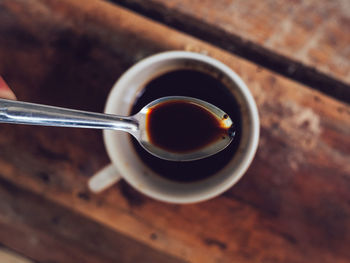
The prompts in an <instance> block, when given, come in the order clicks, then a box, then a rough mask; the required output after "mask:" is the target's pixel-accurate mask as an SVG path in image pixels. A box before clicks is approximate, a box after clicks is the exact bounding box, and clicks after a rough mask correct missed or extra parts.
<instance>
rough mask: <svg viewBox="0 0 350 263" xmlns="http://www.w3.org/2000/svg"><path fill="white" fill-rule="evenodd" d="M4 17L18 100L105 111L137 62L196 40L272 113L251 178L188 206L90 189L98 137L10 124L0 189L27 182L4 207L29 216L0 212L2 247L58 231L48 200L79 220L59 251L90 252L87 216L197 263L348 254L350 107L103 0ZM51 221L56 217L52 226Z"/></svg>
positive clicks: (42, 5) (35, 5)
mask: <svg viewBox="0 0 350 263" xmlns="http://www.w3.org/2000/svg"><path fill="white" fill-rule="evenodd" d="M0 12H1V13H0V32H1V34H0V61H1V63H0V74H1V75H3V76H4V78H5V79H6V80H7V81H8V82H9V83H10V85H11V86H12V87H13V89H14V90H15V93H16V95H17V96H18V98H19V99H20V100H27V101H33V102H41V103H46V104H54V105H58V106H67V107H72V108H79V109H87V110H96V111H102V109H103V104H104V100H105V98H106V96H107V94H108V91H109V89H110V88H111V86H112V85H113V83H114V81H115V80H116V79H117V78H118V77H119V76H120V75H121V74H122V72H124V71H125V70H126V69H127V68H128V67H129V66H131V65H132V64H133V63H135V62H136V61H138V60H139V59H141V58H143V57H145V56H147V55H150V54H153V53H155V52H160V51H164V50H184V49H185V50H191V51H196V52H202V53H206V54H208V55H210V56H212V57H215V58H217V59H219V60H221V61H223V62H224V63H226V64H227V65H228V66H229V67H231V68H232V69H234V70H235V71H236V72H237V73H238V74H239V75H240V76H241V77H242V78H243V79H244V81H245V82H246V83H247V85H248V87H249V88H250V90H251V91H252V93H253V95H254V97H255V99H256V101H257V104H258V108H259V112H260V116H261V139H260V145H259V150H258V153H257V155H256V158H255V160H254V162H253V164H252V166H251V167H250V169H249V170H248V172H247V174H246V175H245V176H244V177H243V179H242V180H241V181H240V182H239V183H238V184H237V185H236V186H235V187H233V188H232V189H230V190H229V191H227V192H226V193H225V194H223V195H221V196H219V197H218V198H215V199H213V200H210V201H207V202H203V203H200V204H193V205H185V206H180V205H170V204H166V203H161V202H157V201H154V200H151V199H149V198H147V197H145V196H143V195H141V194H139V193H137V192H135V191H134V190H133V189H132V188H131V187H129V186H128V185H127V184H126V183H123V182H121V183H119V184H118V185H116V186H114V187H112V188H110V189H109V190H107V191H106V192H104V193H102V194H99V195H93V194H91V193H89V192H88V190H87V186H86V182H87V180H88V179H89V177H90V176H91V175H92V174H93V173H94V172H95V171H97V170H98V169H99V168H101V167H102V166H103V165H105V164H107V163H108V157H107V155H106V153H105V150H104V148H103V143H102V139H101V134H100V132H96V131H89V130H81V129H64V128H44V127H25V126H11V125H1V126H0V145H1V146H0V147H1V151H0V177H1V178H2V180H1V187H2V188H4V187H5V188H6V185H7V184H10V185H11V186H13V189H18V190H14V192H13V191H12V190H10V191H5V190H3V196H4V197H3V199H2V198H1V199H0V204H1V206H2V207H5V208H6V207H8V206H10V207H12V208H13V209H12V210H11V211H12V215H11V216H13V217H14V218H19V219H18V221H19V222H20V224H17V221H13V220H8V219H10V218H11V216H8V215H7V212H6V213H1V215H3V214H5V215H6V216H5V217H4V216H1V217H0V218H5V219H3V220H2V222H3V223H2V225H3V227H1V229H0V242H3V243H4V244H5V245H7V246H9V247H16V248H17V250H18V249H20V248H21V249H23V251H24V248H25V247H26V246H28V242H29V241H26V239H24V241H22V242H19V241H16V242H11V240H9V239H8V238H7V237H6V235H5V234H7V233H9V234H11V236H15V235H14V233H23V234H24V235H28V236H30V235H35V234H36V233H38V235H45V238H43V240H51V239H50V238H49V237H47V236H50V234H51V233H53V235H56V233H57V232H59V230H57V232H56V230H55V227H54V226H52V225H50V224H49V223H48V221H45V220H46V219H45V218H49V217H46V216H45V212H44V211H45V210H44V209H43V210H41V209H40V204H41V203H43V207H46V208H49V207H50V206H52V210H50V211H51V212H50V213H52V214H54V213H55V211H56V210H57V211H58V212H57V213H58V215H59V216H61V215H62V214H63V216H68V217H69V218H72V219H71V223H70V227H69V228H67V230H64V229H65V228H61V231H62V233H61V234H59V233H57V235H58V234H59V235H61V236H63V237H64V238H68V237H70V236H73V240H75V241H74V242H73V243H74V244H72V246H68V245H67V244H65V243H62V245H61V246H59V247H58V248H57V251H58V252H57V254H58V253H59V252H60V251H63V252H64V251H71V252H69V253H74V251H75V250H74V247H77V251H78V252H77V253H80V254H79V255H82V254H83V252H84V251H85V250H86V249H87V250H89V249H91V248H92V247H91V245H90V244H92V242H93V241H91V237H90V236H86V237H85V236H84V238H82V241H81V242H82V243H80V241H78V240H77V239H75V238H76V237H77V236H78V234H75V233H74V232H75V231H76V229H77V231H78V232H79V233H81V232H80V231H82V229H84V228H83V225H84V224H88V225H89V226H90V225H91V231H96V229H100V228H102V229H104V230H103V231H105V232H106V233H107V232H108V231H110V235H112V236H116V237H119V236H120V235H122V236H126V237H125V238H127V240H129V241H128V242H130V244H133V243H132V242H131V241H130V238H132V239H133V240H134V241H135V242H137V244H139V243H140V242H141V243H142V244H143V245H145V247H142V248H140V250H143V249H144V250H145V251H148V249H150V250H152V251H153V250H154V249H156V250H157V251H161V252H162V253H164V254H168V255H169V257H170V256H175V257H176V258H180V259H182V260H185V261H189V262H221V263H223V262H233V261H234V262H348V261H349V259H350V251H349V250H348V247H349V244H350V235H349V231H350V220H349V218H350V180H349V178H350V118H349V117H350V107H349V106H347V105H345V104H342V103H340V102H338V101H336V100H334V99H331V98H329V97H327V96H324V95H322V94H321V93H319V92H317V91H314V90H311V89H309V88H308V87H306V86H303V85H300V84H298V83H296V82H293V81H290V80H288V79H286V78H283V77H281V76H279V75H276V74H274V73H272V72H270V71H268V70H266V69H264V68H261V67H259V66H258V65H254V64H252V63H250V62H247V61H245V60H243V59H241V58H238V57H236V56H234V55H232V54H229V53H228V52H225V51H223V50H221V49H218V48H216V47H214V46H212V45H210V44H208V43H204V42H202V41H199V40H197V39H195V38H193V37H191V36H187V35H184V34H181V33H179V32H177V31H175V30H172V29H170V28H168V27H165V26H163V25H160V24H157V23H155V22H152V21H151V20H148V19H146V18H144V17H141V16H138V15H136V14H134V13H132V12H130V11H127V10H125V9H123V8H120V7H117V6H114V5H112V4H109V3H106V2H103V1H99V0H86V1H84V3H83V4H82V2H80V1H68V0H60V1H58V0H53V1H44V0H41V1H38V0H36V1H34V0H6V1H4V0H3V1H1V2H0ZM0 193H1V191H0ZM30 196H33V197H31V198H30ZM26 200H29V201H30V202H29V203H30V204H33V206H34V205H35V204H38V206H36V208H35V209H37V210H35V211H37V215H31V214H30V212H29V211H27V210H25V209H26V208H25V206H24V205H23V203H24V202H25V201H26ZM18 206H19V207H20V208H17V207H18ZM6 211H8V210H6ZM26 211H27V212H26ZM71 213H72V215H71ZM41 214H43V217H44V218H43V219H42V220H44V221H41V219H40V215H41ZM23 215H24V216H23ZM22 216H23V219H20V218H21V217H22ZM32 217H33V218H34V219H31V218H32ZM6 218H7V219H6ZM31 220H34V221H31ZM47 220H48V219H47ZM94 221H95V222H96V223H95V222H94ZM4 222H5V223H4ZM36 222H37V223H36ZM40 222H47V223H45V224H44V223H43V225H44V228H43V230H44V231H39V230H38V228H37V226H41V225H42V224H41V223H40ZM33 225H34V226H35V227H32V226H33ZM94 229H95V230H94ZM107 230H108V231H107ZM65 231H66V232H65ZM43 232H44V233H43ZM108 233H109V232H108ZM116 239H117V238H116ZM59 240H62V239H59ZM50 242H51V241H50ZM52 242H53V241H52ZM113 242H114V241H113V239H108V240H105V241H104V245H105V246H106V248H105V250H104V252H103V253H101V254H98V256H96V257H95V258H93V257H92V258H91V261H88V262H95V261H94V260H96V262H101V261H98V259H99V257H101V258H102V257H104V256H105V257H106V258H108V255H112V254H113V251H112V250H113ZM59 243H60V242H59ZM60 244H61V243H60ZM84 244H86V245H84ZM48 246H52V247H53V245H52V243H49V242H48ZM140 247H141V245H140ZM38 251H39V252H37V254H38V255H40V257H39V256H38V259H39V260H43V259H44V258H45V257H46V256H44V255H41V254H40V253H41V252H40V250H38ZM125 251H126V252H125V253H130V255H132V254H131V253H132V252H130V251H131V250H129V249H128V248H125ZM27 253H29V252H28V251H27ZM30 253H32V255H35V254H36V252H35V249H33V250H32V251H31V252H30ZM67 253H68V252H67ZM91 253H92V254H94V253H93V250H92V252H91ZM94 255H95V254H94ZM57 257H58V256H57ZM33 258H34V256H33ZM59 262H62V261H59ZM63 262H64V261H63ZM106 262H108V261H106ZM121 262H129V261H127V260H126V259H125V260H124V261H121Z"/></svg>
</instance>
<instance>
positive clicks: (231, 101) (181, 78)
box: [130, 69, 241, 182]
mask: <svg viewBox="0 0 350 263" xmlns="http://www.w3.org/2000/svg"><path fill="white" fill-rule="evenodd" d="M165 96H188V97H194V98H198V99H201V100H204V101H207V102H209V103H211V104H213V105H216V106H217V107H218V108H220V109H222V110H223V111H225V112H226V113H227V114H228V115H229V116H230V117H231V119H232V120H233V122H234V125H235V128H236V135H235V139H234V140H233V142H232V143H231V144H230V145H229V146H228V147H227V148H226V149H224V150H223V151H221V152H219V153H217V154H215V155H213V156H210V157H207V158H205V159H201V160H196V161H190V162H173V161H166V160H162V159H159V158H157V157H155V156H153V155H151V154H150V153H148V152H147V151H145V150H144V149H143V148H142V147H141V146H140V145H139V144H138V143H137V141H136V140H135V139H134V138H132V137H131V136H130V138H131V140H133V146H134V148H135V150H136V152H137V154H138V155H139V157H140V158H141V160H142V161H143V162H144V163H145V164H146V165H147V166H148V167H150V168H151V169H152V170H153V171H154V172H156V173H157V174H159V175H161V176H163V177H165V178H167V179H169V180H172V181H178V182H194V181H199V180H202V179H205V178H207V177H210V176H211V175H213V174H215V173H216V172H218V171H219V170H220V169H222V168H223V167H224V166H225V165H226V164H227V163H228V162H229V161H230V160H231V159H232V156H233V155H234V154H235V152H236V149H237V146H238V144H239V142H240V137H241V114H240V111H239V106H238V104H237V102H236V100H235V98H234V96H233V95H232V93H231V92H230V91H229V90H228V88H227V87H225V85H224V84H223V83H222V82H221V81H220V80H218V79H216V78H215V77H213V76H211V75H209V74H207V73H204V72H201V71H198V70H193V69H183V70H175V71H171V72H168V73H165V74H163V75H161V76H158V77H156V78H154V79H153V80H151V81H150V82H148V83H147V84H146V85H145V87H144V89H143V90H142V91H141V92H140V94H139V96H138V98H137V100H136V101H135V103H134V105H133V108H132V112H131V114H135V113H137V112H138V111H140V110H141V109H142V108H143V107H144V106H145V105H147V104H148V103H149V102H151V101H153V100H155V99H158V98H161V97H165Z"/></svg>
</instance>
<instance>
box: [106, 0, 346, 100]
mask: <svg viewBox="0 0 350 263" xmlns="http://www.w3.org/2000/svg"><path fill="white" fill-rule="evenodd" d="M110 1H112V2H115V3H118V4H120V5H123V6H125V7H128V8H130V9H132V10H135V11H137V12H139V13H141V14H143V15H146V16H149V17H152V18H153V19H155V20H157V21H160V22H162V23H165V24H167V25H170V26H172V27H175V28H177V29H179V30H181V31H183V32H187V33H190V34H192V35H195V36H196V37H198V38H200V39H202V40H204V41H208V42H211V43H213V44H215V45H217V46H220V47H222V48H224V49H226V50H228V51H230V52H233V53H234V54H238V55H239V56H242V57H244V58H246V59H248V60H251V61H253V62H255V63H258V64H261V65H264V67H267V68H269V69H271V70H273V71H275V72H278V73H279V74H282V75H285V76H287V77H289V78H292V79H295V80H297V81H299V82H301V83H304V84H306V85H307V86H311V87H313V88H315V89H318V90H320V91H322V92H324V93H326V94H329V95H331V96H333V97H335V98H338V99H340V100H343V101H346V102H350V85H349V84H350V49H349V48H350V46H349V43H350V5H349V2H348V1H346V0H345V1H344V0H336V1H317V0H311V1H288V0H283V1H276V0H268V1H258V2H257V1H254V0H248V1H246V0H219V1H202V0H195V1H184V0H146V1H140V0H110Z"/></svg>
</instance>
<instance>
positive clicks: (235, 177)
mask: <svg viewBox="0 0 350 263" xmlns="http://www.w3.org/2000/svg"><path fill="white" fill-rule="evenodd" d="M172 59H193V60H197V61H200V62H204V63H206V64H209V65H211V66H214V67H215V68H217V69H218V70H219V71H221V72H223V73H224V74H225V75H227V76H228V77H229V78H230V79H232V80H233V82H234V83H235V84H236V86H237V87H238V88H239V90H240V92H241V93H242V94H243V97H244V98H245V100H246V103H247V105H249V115H250V118H251V123H252V129H251V136H250V142H249V144H248V147H247V149H246V153H245V155H244V156H243V161H242V163H241V164H240V165H239V168H238V169H237V170H236V171H235V172H234V173H232V175H230V179H229V180H227V183H226V184H225V185H223V186H221V187H216V188H213V189H212V191H210V192H209V193H207V194H205V195H204V194H199V193H196V194H194V195H193V196H186V197H184V198H179V197H178V196H176V197H171V196H169V195H164V194H162V193H159V192H154V191H151V190H150V189H148V188H140V187H138V184H137V183H135V182H134V181H133V180H129V178H128V177H127V176H124V175H123V173H122V172H121V176H122V178H123V179H125V180H126V181H127V182H128V183H129V184H130V185H132V186H133V187H134V188H135V189H137V190H138V191H140V192H141V193H143V194H145V195H147V196H150V197H152V198H154V199H156V200H160V201H165V202H169V203H177V204H184V203H195V202H200V201H205V200H208V199H211V198H214V197H216V196H218V195H219V194H221V193H223V192H225V191H226V190H228V189H229V188H231V187H232V186H233V185H234V184H235V183H236V182H237V181H239V179H240V178H241V177H242V176H243V175H244V174H245V172H246V171H247V169H248V167H249V166H250V164H251V162H252V161H253V159H254V156H255V153H256V151H257V148H258V141H259V133H260V123H259V115H258V109H257V106H256V103H255V100H254V98H253V96H252V94H251V92H250V90H249V89H248V87H247V86H246V84H245V83H244V82H243V80H242V79H241V78H240V77H239V76H238V74H237V73H236V72H234V71H233V70H232V69H231V68H229V67H228V66H227V65H225V64H224V63H222V62H220V61H218V60H216V59H214V58H211V57H209V56H207V55H203V54H198V53H193V52H188V51H166V52H161V53H157V54H154V55H151V56H149V57H146V58H144V59H142V60H141V61H139V62H137V63H136V64H134V65H133V66H131V68H129V69H128V70H127V71H126V72H125V73H123V74H122V76H121V77H120V78H119V79H118V81H117V82H116V83H115V84H114V86H113V88H112V89H111V91H110V93H109V95H108V98H107V102H106V106H105V112H107V111H108V110H109V108H110V107H111V106H110V105H111V103H112V101H115V100H114V99H115V97H116V93H117V91H118V87H119V86H123V83H127V82H129V80H130V79H131V78H133V77H134V76H135V75H136V74H137V73H138V72H140V70H142V69H144V68H147V67H148V66H149V65H152V64H153V63H155V62H159V61H165V60H172ZM103 137H104V143H105V147H106V149H107V152H108V155H109V157H110V159H111V161H112V163H113V164H115V166H116V167H117V169H118V170H119V171H120V169H119V168H118V167H120V165H122V164H121V163H120V162H118V160H117V159H116V158H115V155H114V154H113V150H112V148H111V146H110V144H109V143H108V140H109V139H108V135H107V132H106V131H104V132H103Z"/></svg>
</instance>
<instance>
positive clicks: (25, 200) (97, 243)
mask: <svg viewBox="0 0 350 263" xmlns="http://www.w3.org/2000/svg"><path fill="white" fill-rule="evenodd" d="M0 198H1V202H0V214H1V216H0V233H1V237H0V240H1V242H2V243H6V244H7V245H8V246H11V247H12V248H14V249H15V250H17V251H19V252H20V253H22V254H25V255H27V256H29V257H30V258H34V259H35V260H37V261H38V262H62V263H76V262H86V263H97V262H106V263H112V262H149V263H151V262H152V263H153V262H167V263H183V262H184V261H182V260H178V259H176V258H174V257H171V256H169V255H166V254H164V253H161V252H159V251H156V250H154V249H151V248H149V247H147V246H146V245H144V244H141V243H140V242H137V241H135V240H132V239H130V238H128V237H126V236H124V235H121V234H120V233H117V232H114V231H111V230H110V229H109V228H107V227H105V226H102V225H100V224H98V223H96V222H94V221H92V220H91V219H87V218H86V217H84V216H82V215H79V214H77V213H76V212H74V211H70V210H68V209H67V208H64V207H62V206H60V205H58V204H54V203H52V202H50V201H48V200H44V199H43V198H42V197H41V196H39V195H37V194H33V193H31V192H29V191H28V190H24V189H22V188H20V187H17V186H16V185H14V184H12V183H8V182H7V181H4V180H3V179H0ZM1 255H2V256H3V257H4V258H5V254H1V253H0V260H1V259H2V258H1ZM6 256H7V258H9V255H8V253H6ZM12 258H13V260H15V257H14V256H12ZM16 260H17V259H16ZM0 262H1V263H6V261H3V260H2V261H0ZM10 262H18V263H20V262H23V263H24V262H28V263H29V261H20V260H19V259H18V261H10Z"/></svg>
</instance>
